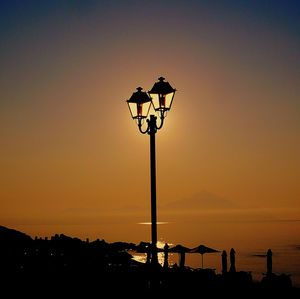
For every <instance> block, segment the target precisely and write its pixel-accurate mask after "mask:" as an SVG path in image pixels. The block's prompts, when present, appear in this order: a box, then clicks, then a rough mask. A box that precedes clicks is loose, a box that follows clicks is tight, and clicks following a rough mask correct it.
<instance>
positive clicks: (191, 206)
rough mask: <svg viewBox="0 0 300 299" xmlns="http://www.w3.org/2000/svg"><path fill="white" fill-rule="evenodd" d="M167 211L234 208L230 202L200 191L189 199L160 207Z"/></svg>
mask: <svg viewBox="0 0 300 299" xmlns="http://www.w3.org/2000/svg"><path fill="white" fill-rule="evenodd" d="M162 208H163V209H168V210H198V209H202V210H203V209H214V210H216V209H230V208H236V205H235V204H233V203H232V202H231V201H230V200H228V199H226V198H224V197H221V196H218V195H216V194H213V193H210V192H207V191H201V192H199V193H197V194H195V195H193V196H192V197H190V198H187V199H180V200H176V201H172V202H170V203H168V204H166V205H164V206H163V207H162Z"/></svg>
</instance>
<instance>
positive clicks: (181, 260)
mask: <svg viewBox="0 0 300 299" xmlns="http://www.w3.org/2000/svg"><path fill="white" fill-rule="evenodd" d="M190 251H191V249H190V248H188V247H185V246H182V245H180V244H178V245H176V246H174V247H172V248H170V249H169V252H176V253H178V255H179V267H180V268H184V263H185V253H186V252H190Z"/></svg>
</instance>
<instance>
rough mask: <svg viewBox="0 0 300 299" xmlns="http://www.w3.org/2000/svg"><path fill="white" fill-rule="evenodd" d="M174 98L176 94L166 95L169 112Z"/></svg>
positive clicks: (166, 105)
mask: <svg viewBox="0 0 300 299" xmlns="http://www.w3.org/2000/svg"><path fill="white" fill-rule="evenodd" d="M173 97H174V92H171V93H168V94H166V104H165V107H166V108H167V109H168V110H169V109H170V108H171V105H172V101H173Z"/></svg>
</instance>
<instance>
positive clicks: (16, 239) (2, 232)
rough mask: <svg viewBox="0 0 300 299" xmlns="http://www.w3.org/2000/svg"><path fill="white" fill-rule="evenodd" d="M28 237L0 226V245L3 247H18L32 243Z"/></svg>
mask: <svg viewBox="0 0 300 299" xmlns="http://www.w3.org/2000/svg"><path fill="white" fill-rule="evenodd" d="M32 241H33V240H32V239H31V237H30V236H28V235H26V234H24V233H21V232H19V231H17V230H14V229H10V228H7V227H4V226H1V225H0V244H1V246H3V245H5V244H6V245H17V244H18V245H20V244H28V243H30V242H32Z"/></svg>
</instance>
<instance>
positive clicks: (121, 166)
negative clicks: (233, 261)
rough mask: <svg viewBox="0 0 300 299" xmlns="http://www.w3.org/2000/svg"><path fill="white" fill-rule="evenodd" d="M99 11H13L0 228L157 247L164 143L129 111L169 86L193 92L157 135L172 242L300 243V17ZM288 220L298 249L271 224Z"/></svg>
mask: <svg viewBox="0 0 300 299" xmlns="http://www.w3.org/2000/svg"><path fill="white" fill-rule="evenodd" d="M87 2H88V3H89V5H86V7H85V5H84V4H79V3H80V2H78V7H77V6H76V5H75V4H73V5H72V4H71V2H70V3H69V2H66V3H69V4H64V5H62V4H59V1H58V2H56V1H54V2H53V3H54V4H50V2H49V3H48V4H44V5H42V4H41V5H39V6H37V5H34V4H32V3H33V2H32V3H31V2H30V1H29V3H28V5H26V4H23V5H21V4H18V5H19V6H20V7H18V5H17V4H15V5H13V4H12V5H9V4H6V5H4V4H1V5H4V7H3V9H2V13H3V15H5V17H3V18H2V21H1V28H2V29H1V31H0V36H1V40H2V41H3V45H4V46H3V47H2V49H1V50H0V62H1V70H0V90H1V99H0V169H1V171H0V203H1V209H0V223H1V224H2V225H5V226H8V227H12V228H17V229H20V230H23V231H25V232H27V233H29V234H31V235H32V236H34V235H41V236H45V235H52V234H54V233H57V232H65V233H68V234H72V235H76V236H79V237H82V238H85V237H90V238H98V237H99V238H104V239H106V240H108V241H116V240H120V239H122V240H127V241H135V242H138V241H140V240H142V239H144V240H147V239H149V238H150V227H148V226H143V225H138V224H137V223H138V222H146V221H149V220H150V177H149V137H148V136H147V135H144V136H143V135H141V134H140V133H139V132H138V128H137V126H136V125H135V123H134V122H133V121H132V119H131V118H130V115H129V111H128V108H127V105H126V102H125V100H127V99H128V98H129V97H130V96H131V94H132V92H133V91H134V90H135V88H136V87H137V86H142V87H144V89H146V90H149V89H150V88H151V87H152V85H153V83H154V82H155V81H157V78H158V77H159V76H161V75H162V76H164V77H166V79H167V81H169V82H170V84H171V85H172V86H173V87H174V88H176V89H177V90H178V92H177V94H176V96H175V99H174V105H173V107H172V111H171V112H170V113H169V114H168V116H167V118H166V122H165V125H164V128H163V129H162V130H161V131H159V132H158V134H157V136H156V137H157V148H156V149H157V151H156V153H157V201H158V219H159V220H160V221H167V222H170V223H169V224H166V225H161V226H160V227H159V236H163V237H164V238H167V239H172V240H177V242H182V243H186V244H191V245H192V244H194V245H197V243H200V242H201V240H202V239H201V237H200V239H198V236H199V235H202V238H206V240H208V241H210V242H215V244H218V242H221V241H220V238H221V236H222V235H223V237H224V242H225V241H226V240H225V239H227V240H234V239H235V238H240V237H241V236H243V234H245V233H246V235H247V236H249V238H250V237H251V234H252V233H251V231H253V229H254V228H255V230H256V229H258V230H259V229H261V231H262V232H263V233H264V234H265V235H264V236H265V237H266V236H274V237H273V239H276V237H278V238H280V237H287V238H290V240H295V241H297V240H298V242H299V239H297V230H296V229H295V228H298V226H299V225H298V224H295V222H294V221H295V220H298V221H299V219H300V204H299V203H300V185H299V177H300V156H299V152H300V141H299V136H300V113H299V111H300V104H299V103H300V102H299V98H300V88H299V66H300V65H299V64H300V62H299V50H300V42H299V34H298V33H299V27H300V26H299V20H297V18H293V16H294V15H293V13H292V11H293V6H292V4H291V5H290V6H288V5H286V7H284V8H285V9H283V8H282V7H281V6H280V5H279V4H278V3H277V2H276V4H274V7H273V8H272V9H270V10H267V9H266V7H264V6H263V5H262V7H260V9H261V10H259V12H258V11H257V7H256V5H259V4H255V5H254V4H253V6H251V5H250V4H249V5H248V6H247V5H245V7H242V5H241V4H238V1H233V4H234V5H233V6H232V7H226V8H224V6H218V5H215V6H212V4H207V3H206V4H203V3H202V2H201V4H199V3H196V2H194V1H187V2H188V3H189V5H186V6H184V4H183V2H180V1H175V2H174V5H172V6H171V7H170V6H169V5H167V4H159V5H158V7H156V9H158V8H159V9H160V12H159V13H158V14H151V13H150V11H151V10H152V9H154V7H155V4H154V3H152V4H149V3H147V4H145V5H144V6H139V5H138V4H137V3H136V2H135V1H132V2H130V3H131V4H130V5H129V4H128V6H126V5H124V4H117V3H114V4H111V5H107V3H106V2H105V1H99V2H98V3H97V4H95V3H94V4H93V1H87ZM154 2H155V1H154ZM187 2H185V3H187ZM45 3H47V2H45ZM166 3H168V1H167V2H166ZM156 4H157V3H156ZM47 5H48V6H47ZM278 13H279V14H281V15H280V16H281V18H277V17H276V16H277V14H278ZM288 20H289V21H288ZM4 25H5V26H4ZM3 28H5V29H3ZM279 220H280V221H281V220H288V221H290V222H287V225H288V229H287V230H286V229H285V231H288V232H289V233H288V234H287V236H285V235H284V233H283V231H280V229H278V227H276V226H275V227H274V225H273V226H272V224H270V225H267V226H265V225H264V224H261V223H265V222H266V221H267V222H268V221H270V223H272V221H279ZM218 221H221V222H222V221H223V222H224V223H226V225H218V223H219V222H218ZM232 221H233V222H234V224H232V223H231V222H232ZM243 221H248V222H247V223H248V224H247V225H244V226H243V229H244V231H242V230H241V227H240V223H241V222H243ZM203 223H204V224H205V227H206V229H205V230H204V229H203V226H202V224H203ZM228 223H231V224H228ZM249 223H250V224H249ZM251 223H252V224H251ZM187 231H188V233H187ZM221 232H222V234H221ZM277 234H279V235H277ZM181 240H182V241H181Z"/></svg>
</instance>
